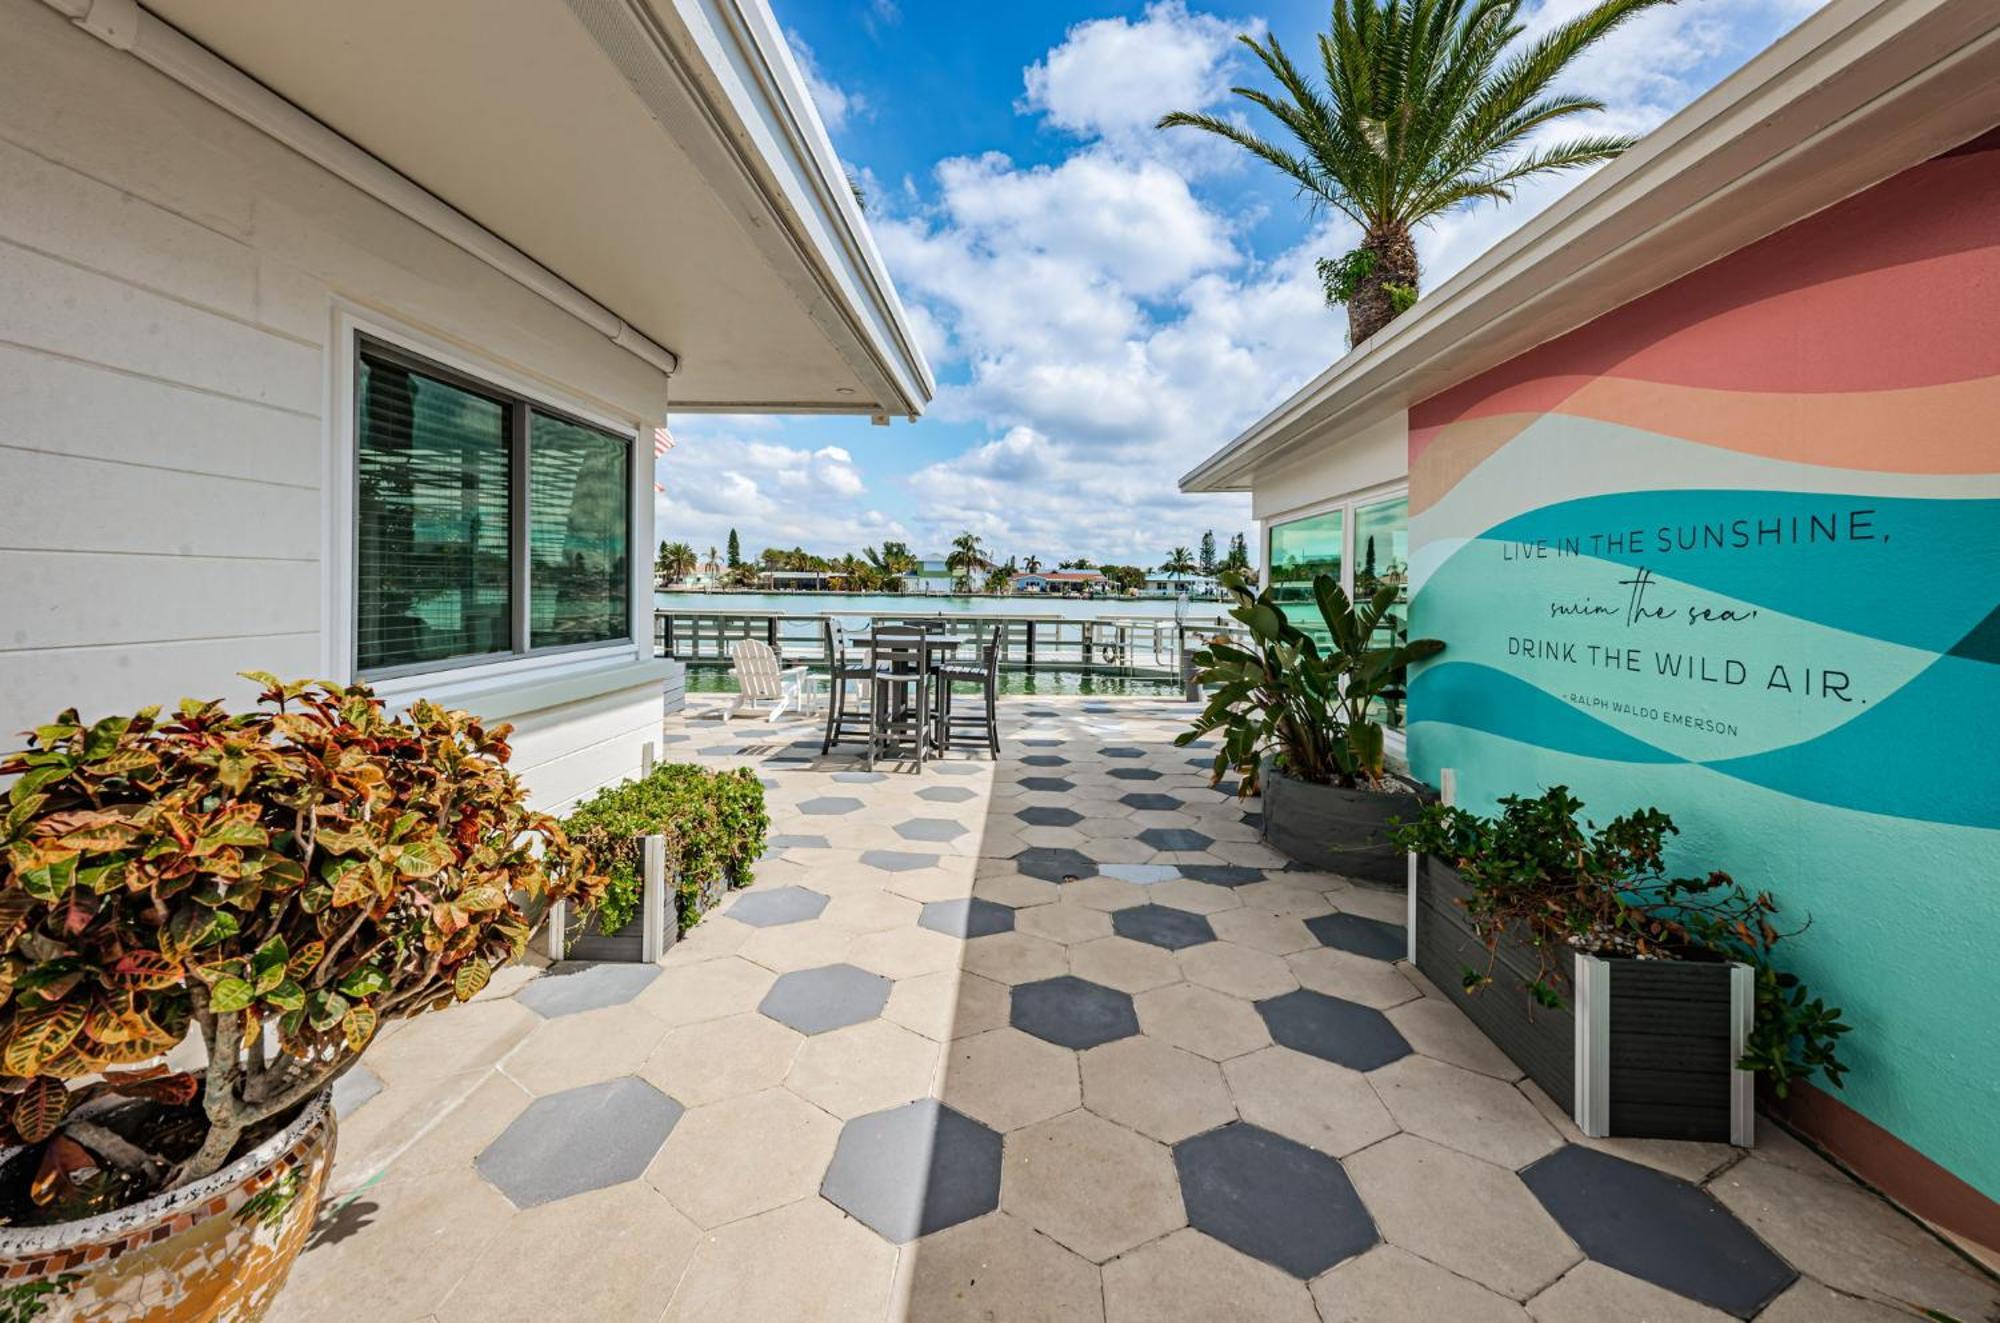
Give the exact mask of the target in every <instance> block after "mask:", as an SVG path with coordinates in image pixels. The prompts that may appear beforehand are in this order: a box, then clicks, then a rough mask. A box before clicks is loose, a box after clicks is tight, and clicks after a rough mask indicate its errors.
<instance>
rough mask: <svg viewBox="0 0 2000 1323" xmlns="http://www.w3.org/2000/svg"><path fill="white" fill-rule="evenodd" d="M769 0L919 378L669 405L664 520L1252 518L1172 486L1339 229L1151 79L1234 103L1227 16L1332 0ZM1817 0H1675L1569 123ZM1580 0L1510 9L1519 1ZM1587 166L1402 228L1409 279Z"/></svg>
mask: <svg viewBox="0 0 2000 1323" xmlns="http://www.w3.org/2000/svg"><path fill="white" fill-rule="evenodd" d="M771 3H772V6H773V8H774V9H775V11H776V13H777V16H778V18H779V20H780V22H781V23H782V24H783V25H784V26H785V29H786V31H787V33H788V35H789V36H790V37H791V40H792V45H793V50H794V54H795V56H796V57H797V59H798V61H799V63H800V65H801V68H802V69H803V70H804V71H805V73H806V75H807V78H808V82H809V83H810V84H811V85H812V88H813V92H814V99H815V101H816V103H817V105H818V107H819V110H820V114H821V118H822V119H823V120H824V121H825V123H826V126H827V129H828V131H829V132H830V133H831V135H832V138H833V142H834V145H835V147H836V148H837V149H838V151H839V153H840V155H841V158H842V160H843V161H844V162H846V163H847V165H848V167H849V169H850V171H851V172H852V173H853V175H854V176H855V177H856V178H857V179H858V180H859V181H860V182H861V184H862V186H863V189H864V191H865V193H866V194H867V200H868V203H867V205H868V215H869V219H870V222H871V224H872V226H873V228H874V231H875V235H876V239H877V241H878V243H879V244H880V246H881V248H882V251H883V255H884V257H885V259H886V260H887V262H888V265H889V269H890V273H891V275H893V276H894V277H895V280H896V283H897V287H898V289H899V291H900V292H901V294H902V297H903V300H904V303H905V305H906V306H907V307H908V309H909V311H910V313H911V316H912V319H913V320H914V322H915V323H916V325H917V328H918V331H919V334H920V337H921V339H922V341H923V344H924V348H925V351H926V353H927V354H928V356H929V358H930V361H931V366H932V369H933V371H934V372H935V373H936V374H937V377H938V381H939V387H940V389H939V395H938V399H937V401H936V403H935V404H934V405H933V406H932V408H931V410H930V412H929V413H928V414H926V416H925V417H924V418H923V419H921V420H920V421H919V422H917V423H915V424H911V423H908V422H903V421H898V422H896V423H895V424H894V425H893V426H892V427H889V428H878V427H872V426H870V425H869V424H868V423H867V421H866V420H865V419H838V418H836V419H828V418H744V417H711V418H703V417H696V416H687V417H683V418H679V419H676V420H675V422H674V432H675V435H676V436H677V437H678V438H679V439H680V442H681V444H680V446H679V448H678V449H676V450H675V451H674V452H673V453H672V454H671V455H669V457H668V458H667V460H666V461H665V462H663V463H662V464H661V465H660V466H659V475H658V476H659V479H660V481H661V483H662V484H663V485H664V486H665V487H666V488H667V492H666V494H665V495H664V496H662V497H661V498H660V500H659V507H660V508H659V527H660V533H661V536H663V537H666V538H670V539H671V538H686V539H687V540H688V541H690V542H692V543H694V544H695V546H696V547H697V548H698V549H700V550H706V548H707V547H708V546H710V545H711V544H713V545H720V544H721V543H722V541H723V540H724V538H725V537H726V535H727V532H728V530H729V529H730V528H732V527H733V528H736V529H738V530H739V531H740V533H741V536H742V540H743V543H744V550H745V551H746V552H748V553H751V554H754V553H755V552H756V551H757V550H758V549H760V548H762V547H765V546H791V545H794V544H802V545H804V546H805V547H807V548H808V549H810V550H813V551H817V552H821V553H823V554H838V553H840V552H843V551H848V550H857V551H858V550H859V548H860V547H861V546H862V545H865V544H874V543H878V542H880V541H881V540H883V539H884V538H898V539H901V540H903V541H906V542H909V543H910V544H911V545H912V546H913V547H914V548H915V549H916V550H917V551H918V552H919V553H920V554H927V553H930V552H933V551H939V550H941V549H943V548H944V547H945V546H947V545H948V544H949V541H950V539H951V537H952V536H953V535H954V534H956V533H957V532H959V531H961V530H964V529H970V530H972V531H974V532H977V533H978V534H979V535H980V537H981V538H982V539H983V540H984V541H985V543H986V544H987V546H988V548H989V549H990V550H992V551H994V552H997V553H998V554H999V555H1000V556H1001V557H1002V558H1004V557H1005V556H1008V555H1016V556H1021V557H1026V556H1028V555H1030V554H1033V555H1038V556H1040V557H1041V558H1042V559H1044V560H1047V561H1053V560H1055V559H1058V558H1062V557H1068V556H1073V555H1079V554H1082V555H1088V556H1091V557H1092V558H1093V559H1096V560H1098V561H1100V562H1104V561H1111V562H1123V563H1136V564H1145V565H1154V564H1157V563H1159V561H1160V560H1161V559H1162V558H1163V557H1164V556H1165V554H1166V553H1167V552H1168V551H1169V550H1170V549H1171V548H1172V547H1174V546H1175V545H1188V546H1193V545H1194V544H1195V542H1196V541H1197V539H1198V538H1199V537H1200V536H1201V533H1202V531H1203V530H1204V529H1213V530H1214V531H1215V533H1216V536H1217V538H1218V540H1220V541H1224V542H1226V541H1227V539H1228V536H1229V535H1230V534H1231V533H1233V532H1236V531H1239V530H1241V531H1246V532H1247V531H1248V529H1249V527H1250V522H1249V509H1248V501H1247V499H1246V498H1243V497H1238V496H1216V497H1199V498H1197V497H1186V496H1182V495H1180V494H1179V493H1178V492H1177V491H1176V490H1175V486H1174V482H1175V479H1176V478H1177V477H1178V476H1179V475H1180V474H1181V473H1183V472H1185V471H1186V470H1187V469H1188V468H1189V467H1191V466H1192V465H1193V464H1195V463H1196V462H1198V461H1199V460H1200V459H1201V458H1202V457H1203V456H1205V455H1206V454H1208V453H1209V452H1210V451H1212V450H1214V449H1215V448H1216V447H1217V446H1219V445H1221V444H1222V443H1223V442H1225V441H1227V440H1228V439H1229V438H1230V437H1231V436H1232V435H1234V434H1235V433H1236V432H1237V431H1238V430H1239V429H1240V428H1242V427H1243V426H1244V425H1246V424H1248V423H1249V422H1252V421H1254V420H1255V419H1256V418H1258V417H1260V416H1261V415H1262V414H1264V413H1265V412H1266V411H1268V410H1269V409H1270V408H1271V407H1272V406H1274V405H1276V404H1277V403H1278V402H1279V401H1280V400H1282V399H1283V398H1284V397H1285V396H1286V395H1287V394H1289V393H1290V392H1291V391H1292V390H1294V389H1296V388H1297V387H1298V386H1299V385H1300V384H1301V383H1303V382H1304V381H1305V380H1307V379H1308V378H1310V377H1311V376H1312V375H1313V374H1314V373H1316V372H1318V371H1320V370H1322V369H1323V368H1325V367H1326V365H1327V364H1328V363H1329V362H1331V361H1332V360H1333V359H1334V358H1336V357H1338V356H1339V354H1340V353H1341V352H1342V351H1343V350H1344V348H1345V328H1346V319H1345V315H1344V313H1341V312H1338V311H1334V310H1329V309H1327V308H1326V307H1325V306H1324V304H1323V302H1322V300H1321V296H1320V293H1319V288H1318V282H1317V280H1316V278H1315V277H1314V275H1313V262H1314V260H1315V259H1316V258H1318V257H1321V256H1334V255H1338V254H1339V253H1341V252H1344V251H1346V250H1347V249H1348V248H1350V247H1352V246H1353V240H1354V235H1353V233H1352V230H1351V227H1349V226H1348V225H1346V223H1345V222H1343V221H1339V220H1338V218H1333V217H1326V216H1314V215H1312V214H1311V213H1310V212H1309V211H1308V209H1307V208H1306V207H1305V205H1304V204H1303V203H1302V202H1301V201H1300V200H1299V199H1297V198H1296V197H1295V196H1294V194H1293V192H1292V190H1291V189H1290V188H1289V187H1288V186H1286V185H1285V184H1284V183H1283V182H1282V181H1281V180H1280V179H1279V178H1278V177H1277V176H1276V175H1275V174H1274V172H1272V171H1271V170H1270V169H1269V168H1268V167H1265V166H1263V165H1262V164H1261V163H1259V162H1255V161H1251V160H1248V159H1247V158H1243V157H1242V153H1240V152H1238V151H1236V150H1235V149H1234V148H1232V147H1230V146H1229V145H1228V144H1226V143H1222V142H1220V141H1219V140H1216V139H1212V138H1208V137H1207V136H1206V135H1197V134H1194V133H1192V132H1189V131H1185V130H1182V131H1178V132H1175V133H1166V134H1163V133H1159V132H1156V131H1155V130H1153V128H1152V127H1151V125H1152V124H1153V122H1154V121H1155V120H1157V119H1158V117H1159V116H1160V115H1161V114H1163V113H1165V112H1166V111H1168V110H1172V109H1219V110H1221V111H1223V112H1224V113H1238V112H1237V109H1236V108H1237V107H1238V106H1242V103H1241V102H1240V101H1237V102H1236V105H1235V106H1232V105H1231V104H1230V103H1231V102H1232V101H1233V100H1234V99H1233V98H1231V97H1230V96H1229V94H1228V89H1229V87H1230V86H1231V85H1232V84H1235V83H1241V82H1243V81H1245V80H1246V79H1248V80H1250V81H1253V82H1261V81H1262V79H1261V77H1260V74H1259V73H1257V72H1253V71H1252V70H1251V69H1250V67H1249V66H1248V64H1247V62H1246V59H1247V56H1248V53H1247V52H1243V51H1241V49H1240V47H1238V46H1237V45H1236V44H1235V41H1234V37H1235V35H1236V34H1237V33H1239V32H1246V31H1247V32H1254V33H1266V32H1274V33H1276V35H1277V36H1278V37H1279V39H1280V40H1281V41H1283V42H1284V43H1285V45H1286V46H1287V47H1288V48H1289V49H1291V50H1292V51H1293V52H1294V53H1295V54H1297V55H1300V56H1306V55H1309V53H1310V51H1311V49H1312V47H1311V42H1312V38H1313V34H1314V33H1315V32H1316V31H1318V30H1320V29H1321V28H1323V27H1324V26H1325V23H1326V17H1327V7H1326V5H1325V4H1324V3H1323V0H1270V2H1269V3H1218V4H1201V3H1194V2H1193V0H1186V2H1183V0H1156V3H1152V4H1146V3H1133V4H1104V3H1100V4H1085V3H1077V2H1076V0H1069V2H1068V3H1056V2H1055V0H1017V2H1016V3H1013V4H1010V5H967V4H958V3H946V2H945V0H771ZM1817 3H1818V0H1680V3H1679V4H1677V5H1675V6H1673V7H1671V8H1666V9H1661V10H1656V11H1652V12H1649V13H1647V14H1645V15H1643V16H1641V17H1640V18H1639V19H1637V20H1635V21H1634V22H1632V23H1630V24H1628V25H1627V26H1626V27H1625V28H1624V29H1622V30H1621V31H1619V32H1618V33H1616V34H1615V35H1614V36H1613V37H1612V38H1611V39H1610V40H1609V41H1607V42H1606V43H1604V45H1603V46H1601V47H1600V48H1599V49H1597V50H1596V51H1594V52H1593V53H1592V54H1591V55H1590V56H1589V57H1587V60H1586V61H1585V62H1583V63H1582V64H1580V65H1579V66H1578V67H1577V69H1576V70H1575V71H1574V73H1573V75H1572V77H1571V80H1570V84H1571V86H1572V88H1573V89H1575V90H1583V91H1587V92H1590V93H1591V94H1593V95H1596V96H1598V97H1599V98H1601V99H1602V100H1604V101H1605V102H1606V103H1607V104H1608V109H1607V111H1606V112H1605V113H1604V114H1602V115H1599V116H1595V117H1593V118H1594V121H1595V122H1594V123H1593V124H1591V125H1590V127H1602V128H1605V129H1610V130H1614V131H1623V132H1632V133H1643V132H1645V131H1647V130H1649V129H1651V128H1653V127H1655V126H1656V125H1658V124H1659V123H1660V122H1661V121H1663V120H1664V119H1666V118H1667V117H1668V116H1670V115H1671V114H1673V112H1674V111H1676V110H1678V109H1679V108H1681V107H1682V106H1684V105H1685V104H1687V103H1688V102H1689V101H1691V100H1693V99H1694V98H1695V97H1696V96H1698V95H1700V94H1701V93H1702V92H1703V91H1705V90H1707V89H1708V88H1709V87H1712V86H1713V85H1714V84H1715V83H1716V82H1718V81H1719V80H1721V79H1722V78H1724V77H1726V76H1727V75H1728V74H1729V73H1730V72H1731V71H1733V70H1734V69H1736V68H1737V67H1738V66H1740V65H1741V64H1742V63H1743V62H1744V61H1745V60H1747V59H1749V58H1750V57H1751V56H1753V55H1755V54H1756V53H1757V52H1758V51H1760V50H1762V49H1763V48H1764V47H1765V46H1768V45H1769V44H1770V43H1771V42H1772V41H1774V40H1776V39H1777V38H1778V37H1779V36H1781V35H1782V34H1783V33H1784V32H1785V31H1787V30H1788V29H1789V28H1790V27H1792V26H1793V25H1794V24H1796V23H1797V22H1798V21H1799V20H1800V19H1801V18H1803V17H1805V16H1806V15H1807V14H1808V13H1810V12H1811V11H1812V10H1813V9H1815V8H1816V7H1817ZM1586 4H1587V0H1528V3H1527V5H1526V7H1525V11H1524V12H1525V17H1526V20H1527V22H1528V25H1529V28H1530V30H1531V31H1534V30H1537V29H1540V28H1543V27H1546V26H1548V25H1550V24H1552V23H1555V22H1559V21H1561V20H1563V19H1565V18H1567V17H1570V16H1572V15H1574V14H1575V13H1577V12H1579V11H1581V10H1582V9H1584V8H1585V7H1586ZM1302 62H1305V61H1303V60H1302ZM1242 110H1243V112H1247V114H1248V115H1249V116H1250V122H1251V123H1252V124H1253V125H1255V126H1256V127H1258V128H1259V129H1260V130H1268V129H1269V127H1270V125H1269V124H1268V122H1263V121H1261V112H1256V111H1252V110H1250V109H1249V108H1248V107H1247V106H1242ZM1571 124H1572V125H1573V126H1574V127H1577V128H1582V127H1585V121H1582V120H1576V121H1571ZM1581 178H1583V176H1581V175H1570V176H1563V177H1560V178H1558V179H1555V180H1552V181H1549V182H1547V183H1544V184H1541V185H1539V186H1533V187H1531V188H1529V189H1528V190H1525V191H1524V192H1523V193H1522V195H1521V196H1520V197H1519V198H1518V199H1517V200H1516V201H1515V202H1514V203H1513V204H1511V205H1509V206H1506V207H1494V206H1491V205H1484V206H1481V207H1478V208H1476V209H1474V210H1472V211H1468V212H1465V213H1461V214H1457V215H1453V216H1449V217H1446V218H1444V219H1442V220H1441V221H1439V222H1438V223H1436V224H1434V225H1433V226H1431V227H1429V228H1428V229H1426V230H1425V231H1423V232H1421V233H1420V234H1419V251H1420V253H1421V255H1422V258H1423V263H1424V279H1425V285H1426V288H1427V289H1428V288H1436V286H1437V285H1438V284H1439V283H1441V282H1442V281H1443V280H1445V279H1447V278H1448V277H1449V276H1450V275H1451V274H1452V273H1453V272H1454V271H1456V270H1458V269H1459V268H1460V267H1462V266H1464V265H1465V264H1466V263H1467V262H1469V261H1471V260H1472V259H1473V258H1475V257H1476V256H1477V255H1478V254H1479V253H1480V252H1482V251H1483V250H1484V249H1485V248H1486V247H1488V246H1490V245H1491V244H1492V243H1493V242H1494V241H1495V240H1497V239H1499V238H1500V237H1501V236H1503V235H1504V234H1506V233H1507V232H1508V231H1510V230H1511V229H1513V228H1514V227H1515V226H1517V225H1519V224H1521V223H1522V222H1524V221H1525V220H1527V219H1528V218H1529V217H1531V216H1533V215H1534V214H1535V213H1536V212H1537V211H1538V210H1540V209H1541V208H1542V207H1545V206H1547V205H1548V203H1549V202H1551V201H1553V200H1554V199H1555V198H1557V197H1559V196H1561V195H1562V193H1564V192H1566V191H1567V190H1568V189H1569V188H1571V187H1573V186H1574V185H1575V184H1576V183H1577V182H1579V180H1580V179H1581Z"/></svg>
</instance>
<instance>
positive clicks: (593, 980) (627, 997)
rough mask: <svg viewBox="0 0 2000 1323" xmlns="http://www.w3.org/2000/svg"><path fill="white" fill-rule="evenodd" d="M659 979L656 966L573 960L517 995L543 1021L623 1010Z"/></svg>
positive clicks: (658, 971) (552, 969)
mask: <svg viewBox="0 0 2000 1323" xmlns="http://www.w3.org/2000/svg"><path fill="white" fill-rule="evenodd" d="M659 976H660V970H659V967H658V966H657V965H623V964H612V963H603V964H599V963H596V962H592V961H583V960H570V961H564V962H563V963H562V964H559V965H556V966H554V967H552V968H551V969H550V970H549V971H548V973H547V974H545V975H543V976H542V977H541V978H538V979H536V980H535V981H534V982H533V983H530V984H529V985H528V986H527V987H525V988H522V989H521V991H520V992H519V993H518V994H516V995H515V998H514V999H515V1000H516V1001H518V1002H520V1003H521V1004H522V1005H523V1006H526V1007H527V1008H528V1009H529V1010H531V1011H534V1012H535V1013H536V1014H538V1015H540V1016H542V1017H543V1018H544V1019H550V1020H553V1019H556V1018H558V1017H559V1016H564V1015H576V1014H579V1013H581V1012H583V1011H599V1010H603V1009H604V1008H605V1007H607V1006H622V1005H624V1004H625V1003H626V1002H628V1001H631V1000H632V999H633V998H634V997H636V996H638V995H639V994H640V993H641V992H643V991H645V989H646V985H647V984H649V983H651V982H652V981H653V980H654V979H656V978H658V977H659Z"/></svg>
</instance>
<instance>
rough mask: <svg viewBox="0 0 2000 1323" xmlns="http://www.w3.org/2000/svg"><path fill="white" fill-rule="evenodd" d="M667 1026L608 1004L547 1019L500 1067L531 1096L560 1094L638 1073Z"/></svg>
mask: <svg viewBox="0 0 2000 1323" xmlns="http://www.w3.org/2000/svg"><path fill="white" fill-rule="evenodd" d="M666 1036H667V1026H666V1025H664V1024H662V1023H661V1022H660V1021H659V1019H658V1018H657V1017H655V1016H654V1015H652V1014H650V1013H649V1012H646V1011H643V1010H640V1009H639V1008H638V1007H636V1006H631V1005H625V1006H607V1007H605V1008H604V1009H603V1010H598V1011H582V1012H579V1013H578V1014H575V1015H565V1016H563V1017H561V1018H560V1019H555V1020H546V1021H544V1022H543V1023H542V1024H540V1025H538V1026H537V1027H536V1029H535V1031H534V1032H533V1033H531V1034H529V1035H528V1036H527V1038H525V1039H524V1040H522V1042H521V1043H520V1044H519V1045H518V1046H516V1047H515V1048H514V1050H513V1051H512V1052H509V1053H508V1054H507V1057H506V1059H505V1060H504V1061H503V1062H501V1066H500V1068H501V1069H502V1070H503V1071H505V1072H506V1073H507V1075H508V1076H510V1077H511V1078H513V1079H514V1080H516V1081H518V1082H519V1083H520V1085H521V1087H522V1088H524V1089H526V1090H528V1091H529V1092H530V1093H537V1094H540V1093H555V1092H558V1091H560V1090H562V1089H569V1088H574V1087H576V1086H577V1085H579V1084H595V1083H597V1082H598V1081H600V1080H608V1079H611V1078H612V1077H613V1076H617V1075H631V1074H636V1073H637V1072H638V1070H639V1068H640V1066H642V1065H643V1064H644V1063H645V1060H646V1057H647V1056H648V1055H649V1054H650V1053H651V1052H652V1050H653V1048H654V1047H655V1046H656V1045H657V1044H658V1043H659V1041H660V1040H661V1039H662V1038H665V1037H666Z"/></svg>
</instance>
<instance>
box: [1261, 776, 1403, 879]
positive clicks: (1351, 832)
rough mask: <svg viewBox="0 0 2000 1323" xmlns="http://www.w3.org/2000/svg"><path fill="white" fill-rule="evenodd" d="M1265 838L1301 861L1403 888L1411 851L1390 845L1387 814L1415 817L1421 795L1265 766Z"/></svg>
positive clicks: (1334, 871) (1389, 817)
mask: <svg viewBox="0 0 2000 1323" xmlns="http://www.w3.org/2000/svg"><path fill="white" fill-rule="evenodd" d="M1263 786H1264V839H1265V840H1266V841H1268V842H1269V843H1270V844H1271V846H1272V848H1273V849H1276V850H1280V851H1282V852H1284V853H1285V854H1288V855H1290V856H1291V857H1292V858H1294V859H1296V860H1298V861H1299V862H1300V863H1302V864H1306V865H1308V866H1309V867H1311V868H1314V869H1317V870H1319V871H1320V872H1324V873H1339V874H1340V875H1341V876H1343V877H1351V878H1358V879H1359V880H1361V881H1363V882H1375V883H1379V884H1381V885H1384V886H1394V887H1398V888H1400V887H1401V886H1402V885H1403V884H1404V881H1405V876H1406V872H1407V869H1408V863H1407V856H1405V855H1404V854H1403V853H1402V852H1401V851H1399V850H1397V849H1396V848H1395V847H1394V846H1392V845H1390V844H1389V819H1391V818H1411V817H1415V816H1416V813H1417V810H1418V809H1419V808H1420V807H1421V806H1422V803H1423V801H1422V799H1421V797H1419V796H1418V795H1415V794H1408V795H1398V794H1385V793H1384V792H1382V791H1379V790H1343V789H1341V788H1340V787H1339V786H1322V785H1314V784H1313V783H1312V782H1310V781H1300V780H1296V779H1294V778H1292V777H1289V776H1286V775H1285V774H1284V773H1282V772H1279V771H1276V770H1274V769H1272V770H1266V772H1265V773H1264V779H1263Z"/></svg>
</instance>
